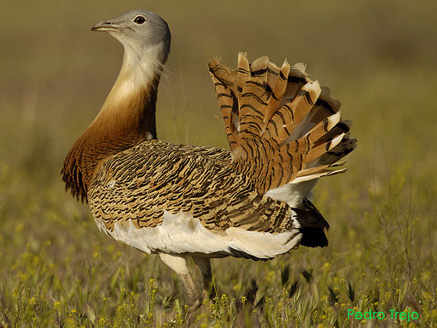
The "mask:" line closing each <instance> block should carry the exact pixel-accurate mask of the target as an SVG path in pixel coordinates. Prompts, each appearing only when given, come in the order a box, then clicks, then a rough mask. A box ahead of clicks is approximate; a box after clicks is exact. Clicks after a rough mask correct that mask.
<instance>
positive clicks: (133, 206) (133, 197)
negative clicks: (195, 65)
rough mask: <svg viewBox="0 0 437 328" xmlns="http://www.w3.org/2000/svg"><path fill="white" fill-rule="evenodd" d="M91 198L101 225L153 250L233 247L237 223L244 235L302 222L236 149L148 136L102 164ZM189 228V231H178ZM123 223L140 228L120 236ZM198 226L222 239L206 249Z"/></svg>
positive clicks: (220, 251) (218, 251)
mask: <svg viewBox="0 0 437 328" xmlns="http://www.w3.org/2000/svg"><path fill="white" fill-rule="evenodd" d="M88 200H89V205H90V208H91V212H92V214H93V216H94V218H95V219H96V221H97V222H98V225H99V226H100V227H101V228H102V229H104V230H105V231H106V232H107V233H109V234H110V235H111V236H113V237H114V238H116V239H123V238H128V239H132V240H131V241H130V243H131V244H136V248H139V249H141V250H143V251H146V252H154V251H158V250H159V251H162V250H164V251H167V252H170V253H171V252H177V253H186V252H193V253H197V252H199V253H202V252H204V253H206V254H210V255H216V256H223V255H232V252H234V253H235V252H238V251H241V250H240V249H237V248H234V249H233V250H231V249H232V248H233V247H232V238H233V237H232V236H225V235H226V233H227V232H226V231H228V232H229V231H231V232H232V231H233V230H232V228H234V229H235V230H234V232H236V233H237V235H238V231H240V230H241V231H248V232H259V233H263V234H265V233H268V234H270V233H278V234H280V233H283V232H286V233H289V232H290V231H291V230H292V229H293V228H297V225H296V224H297V221H296V220H294V219H293V217H292V209H291V207H290V206H289V205H288V204H287V203H286V202H283V201H278V200H274V199H272V198H271V197H268V196H263V195H260V194H259V193H258V192H257V191H256V188H255V185H254V184H253V182H252V181H251V180H250V179H249V178H248V177H247V176H246V175H244V174H241V173H238V172H237V171H236V170H235V168H234V166H233V164H232V159H231V156H230V152H229V151H227V150H223V149H220V148H214V147H212V148H208V147H193V146H185V145H173V144H169V143H167V142H163V141H159V140H150V141H145V142H143V143H141V144H139V145H137V146H136V147H133V148H130V149H128V150H125V151H123V152H121V153H118V154H116V155H114V156H113V157H111V158H109V159H108V160H106V161H105V162H104V163H103V164H102V165H101V166H100V167H99V169H98V170H97V172H96V175H95V178H94V179H93V182H92V184H91V185H90V190H89V192H88ZM190 226H191V228H190ZM165 227H167V228H165ZM168 227H170V228H168ZM230 228H231V229H230ZM165 229H167V231H164V234H171V235H172V236H171V238H170V240H169V242H168V243H167V244H166V245H164V244H162V243H165V241H160V240H159V239H160V237H159V235H160V230H165ZM184 229H187V231H186V235H184V236H185V237H183V238H182V237H181V238H178V234H183V231H184ZM229 229H230V230H229ZM124 230H125V231H135V230H137V232H136V233H130V234H129V233H127V234H129V236H127V234H126V236H121V233H120V231H124ZM196 230H197V233H199V236H198V237H199V238H201V239H202V238H203V239H205V238H210V239H214V238H217V241H216V243H218V245H212V246H211V247H209V248H208V247H206V248H204V249H203V250H202V247H200V248H197V247H196V246H194V244H196V243H197V241H196V240H195V241H194V243H193V245H190V243H191V242H192V241H193V237H194V238H195V235H196V233H195V231H196ZM141 231H143V236H142V237H139V235H140V234H141ZM148 233H149V234H150V238H149V239H148V238H147V237H146V235H147V234H148ZM295 234H296V235H297V231H296V233H295ZM231 235H232V234H231ZM135 236H137V237H135ZM190 236H191V237H190ZM186 237H187V238H186ZM222 237H225V238H222ZM135 238H139V239H141V241H140V240H139V239H138V240H136V241H135V240H133V239H135ZM161 239H162V238H161ZM220 239H223V240H220ZM123 241H125V242H128V243H129V241H127V240H123ZM160 242H161V244H160ZM205 244H208V242H207V241H205ZM133 246H135V245H133ZM240 248H241V247H240ZM246 251H247V250H246ZM241 252H243V251H241ZM247 253H248V254H250V252H247ZM257 255H259V254H257ZM257 255H253V257H257Z"/></svg>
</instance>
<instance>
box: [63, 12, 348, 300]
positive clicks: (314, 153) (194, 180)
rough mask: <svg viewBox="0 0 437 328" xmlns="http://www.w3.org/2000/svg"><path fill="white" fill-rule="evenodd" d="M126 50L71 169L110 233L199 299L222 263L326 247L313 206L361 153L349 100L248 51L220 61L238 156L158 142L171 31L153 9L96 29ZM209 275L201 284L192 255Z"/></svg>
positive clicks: (226, 114) (216, 67)
mask: <svg viewBox="0 0 437 328" xmlns="http://www.w3.org/2000/svg"><path fill="white" fill-rule="evenodd" d="M92 30H93V31H106V32H108V33H109V34H110V35H112V36H113V37H114V38H116V39H117V40H118V41H120V42H121V44H122V45H123V47H124V57H123V64H122V67H121V71H120V73H119V76H118V78H117V80H116V82H115V84H114V86H113V88H112V90H111V92H110V93H109V95H108V97H107V98H106V101H105V102H104V104H103V106H102V108H101V110H100V112H99V113H98V115H97V117H96V118H95V120H94V121H93V122H92V123H91V125H90V126H89V127H88V128H87V130H86V131H85V132H84V133H83V134H82V136H81V137H80V138H79V139H78V140H77V141H76V142H75V144H74V145H73V147H72V149H71V150H70V152H69V153H68V155H67V157H66V159H65V163H64V167H63V170H62V176H63V180H64V181H65V184H66V187H67V188H68V189H69V190H70V191H71V192H72V194H73V196H75V197H77V198H79V199H81V200H83V201H87V202H88V204H89V208H90V210H91V213H92V215H93V216H94V218H95V221H96V223H97V226H98V227H99V229H100V230H102V231H104V232H105V233H107V234H108V235H109V236H111V237H113V238H114V239H116V240H119V241H122V242H124V243H126V244H128V245H130V246H132V247H135V248H137V249H139V250H141V251H143V252H145V253H148V254H150V253H157V254H159V256H160V257H161V259H162V260H163V261H164V263H166V264H167V265H168V266H169V267H170V268H172V269H173V270H174V271H176V272H177V273H178V274H179V275H180V277H181V278H182V281H183V283H184V286H185V288H186V292H187V296H188V302H189V304H191V305H192V306H196V305H198V304H200V302H201V300H202V297H203V295H204V294H205V293H206V292H207V290H208V289H209V288H210V283H211V264H210V258H214V257H225V256H234V257H245V258H249V259H254V260H267V259H271V258H273V257H275V256H277V255H280V254H284V253H287V252H288V251H290V250H291V249H293V248H296V247H297V246H298V245H304V246H310V247H315V246H322V247H323V246H326V245H327V239H326V236H325V234H324V230H325V229H327V228H328V227H329V225H328V223H327V222H326V221H325V219H324V218H323V217H322V216H321V214H320V213H319V212H318V211H317V209H316V208H315V207H314V206H313V204H312V203H311V202H310V200H309V199H308V198H307V197H308V194H309V193H310V191H311V189H312V188H313V187H314V184H315V183H316V181H317V179H318V178H319V177H322V176H327V175H332V174H335V173H340V172H343V171H344V169H343V168H341V167H339V166H341V163H339V162H338V161H339V159H341V158H343V157H344V156H345V155H347V154H348V153H349V152H351V151H352V150H353V149H354V147H355V139H352V138H349V126H348V124H347V123H346V122H344V121H342V120H341V118H340V111H339V106H340V104H339V102H338V101H336V100H334V99H333V98H331V97H330V95H329V92H328V90H327V89H325V88H320V86H319V83H318V82H317V81H312V80H310V78H309V77H308V75H307V74H306V73H305V66H304V65H303V64H296V65H294V66H290V65H289V64H288V63H287V62H286V61H285V62H284V63H283V64H282V66H281V67H278V66H276V65H275V64H273V63H272V62H270V61H269V59H268V58H267V57H261V58H258V59H257V60H255V61H253V62H252V63H251V64H249V62H248V60H247V58H246V55H244V54H239V56H238V68H237V69H236V70H231V69H229V68H227V67H226V66H224V65H222V64H220V63H219V62H218V61H217V60H212V61H211V62H210V63H209V72H210V74H211V77H212V80H213V82H214V86H215V90H216V92H217V98H218V102H219V106H220V109H221V113H222V116H223V119H224V122H225V129H226V134H227V137H228V140H229V145H230V151H228V150H225V149H221V148H215V147H198V146H184V145H172V144H169V143H167V142H164V141H160V140H157V139H156V128H155V104H156V98H157V88H158V83H159V79H160V74H161V72H162V68H163V65H164V64H165V62H166V60H167V56H168V54H169V51H170V31H169V28H168V25H167V23H166V22H165V21H164V20H163V19H162V18H161V17H160V16H158V15H156V14H154V13H151V12H148V11H142V10H135V11H130V12H128V13H126V14H123V15H121V16H120V17H117V18H113V19H109V20H105V21H103V22H101V23H98V24H96V25H95V26H94V27H93V28H92ZM190 256H191V257H192V258H193V260H194V261H193V262H194V264H195V265H196V266H198V268H199V269H200V271H201V272H202V276H203V281H199V282H197V281H194V280H193V278H192V275H191V273H190V270H189V269H188V267H187V262H186V260H187V258H188V257H190Z"/></svg>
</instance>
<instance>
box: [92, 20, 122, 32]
mask: <svg viewBox="0 0 437 328" xmlns="http://www.w3.org/2000/svg"><path fill="white" fill-rule="evenodd" d="M119 28H120V25H119V24H116V23H113V22H111V21H103V22H100V23H97V24H96V25H94V26H93V27H91V31H98V32H106V31H117V30H118V29H119Z"/></svg>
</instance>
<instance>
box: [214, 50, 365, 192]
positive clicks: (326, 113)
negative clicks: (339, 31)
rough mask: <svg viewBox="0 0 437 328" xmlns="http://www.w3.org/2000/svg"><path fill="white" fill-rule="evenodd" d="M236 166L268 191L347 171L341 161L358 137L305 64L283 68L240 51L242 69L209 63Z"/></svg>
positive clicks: (259, 187)
mask: <svg viewBox="0 0 437 328" xmlns="http://www.w3.org/2000/svg"><path fill="white" fill-rule="evenodd" d="M209 71H210V74H211V77H212V80H213V82H214V85H215V90H216V93H217V98H218V103H219V106H220V109H221V113H222V116H223V120H224V122H225V130H226V134H227V138H228V141H229V146H230V148H231V152H232V156H233V160H234V163H235V166H236V169H237V170H238V171H240V172H242V173H245V174H249V175H250V176H251V178H252V179H253V181H254V182H255V185H256V188H257V190H258V191H259V192H260V193H261V194H263V193H265V192H267V191H268V190H271V189H274V188H278V187H280V186H282V185H284V184H288V183H301V182H306V181H310V180H313V179H317V178H320V177H323V176H328V175H333V174H336V173H341V172H344V171H345V168H342V167H341V164H342V163H338V161H339V160H340V159H341V158H343V157H344V156H346V155H347V154H348V153H349V152H351V151H352V150H353V149H354V148H355V145H356V140H355V139H352V138H350V137H349V129H350V127H349V123H348V122H346V121H343V120H341V113H340V111H339V108H340V103H339V102H338V101H337V100H335V99H334V98H332V97H331V96H330V94H329V89H327V88H322V87H320V85H319V82H318V81H312V80H311V79H310V78H309V77H308V75H307V74H306V72H305V65H303V64H301V63H299V64H295V65H294V66H290V64H288V62H287V61H286V60H285V61H284V63H283V64H282V66H281V67H278V66H276V65H275V64H274V63H272V62H270V60H269V58H268V57H266V56H264V57H260V58H258V59H256V60H254V61H253V62H252V63H251V64H250V63H249V61H248V60H247V57H246V55H245V54H243V53H240V54H239V55H238V67H237V70H230V69H229V68H228V67H226V66H224V65H223V64H221V63H220V62H219V61H218V60H215V59H214V60H212V61H211V62H210V63H209Z"/></svg>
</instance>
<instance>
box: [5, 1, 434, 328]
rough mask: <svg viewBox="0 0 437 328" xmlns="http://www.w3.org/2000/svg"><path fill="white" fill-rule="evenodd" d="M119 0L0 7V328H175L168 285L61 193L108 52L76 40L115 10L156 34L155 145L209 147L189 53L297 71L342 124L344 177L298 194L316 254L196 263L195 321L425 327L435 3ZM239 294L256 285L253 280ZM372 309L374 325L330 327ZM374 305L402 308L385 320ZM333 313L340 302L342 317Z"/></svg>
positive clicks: (113, 54) (86, 38) (105, 40)
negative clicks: (201, 279)
mask: <svg viewBox="0 0 437 328" xmlns="http://www.w3.org/2000/svg"><path fill="white" fill-rule="evenodd" d="M179 6H180V7H177V8H176V7H175V4H174V2H169V1H161V2H154V3H145V2H140V1H134V0H127V1H124V3H122V2H121V1H112V0H111V1H93V2H73V1H69V2H67V1H64V2H58V1H54V0H46V1H44V2H27V3H26V4H25V5H24V4H23V3H21V2H17V3H15V4H12V3H11V4H6V3H2V4H0V7H3V8H1V11H2V12H4V13H7V14H8V15H7V16H5V17H4V18H2V23H1V26H2V28H1V29H0V37H1V40H2V51H1V52H0V63H1V66H2V70H1V74H0V89H1V91H2V92H1V94H2V95H1V97H0V327H8V328H9V327H182V326H183V325H184V320H185V317H186V315H187V314H186V311H185V306H184V300H183V290H182V285H181V283H180V282H179V280H178V279H177V277H176V275H175V274H173V273H172V272H170V270H169V269H168V268H167V267H165V266H164V265H163V264H162V263H161V262H160V260H159V259H158V258H157V257H156V256H145V255H143V254H141V253H139V252H138V251H136V250H134V249H131V248H129V247H127V246H124V245H121V244H119V243H117V242H115V241H113V240H110V239H108V238H107V237H106V236H104V235H103V234H101V233H99V232H98V230H97V228H96V226H95V223H94V221H93V220H92V218H91V217H90V216H89V214H88V211H87V209H86V207H85V206H83V205H81V204H79V203H77V202H75V201H74V200H73V199H72V197H71V196H70V195H69V194H67V193H65V192H64V187H63V184H62V181H61V179H60V176H59V171H60V168H61V165H62V162H63V157H64V156H65V154H66V153H67V151H68V150H69V147H70V146H71V145H72V143H73V142H74V140H75V138H76V137H78V136H79V134H80V133H81V132H82V131H83V130H84V129H85V128H86V126H87V125H88V123H89V122H90V121H91V120H92V119H93V117H94V116H95V115H96V113H97V111H98V109H99V106H100V105H101V103H102V102H103V99H104V97H105V95H106V93H107V91H108V90H109V88H110V87H111V84H112V83H113V81H114V79H115V77H116V75H117V73H118V69H119V65H120V58H121V49H120V47H119V46H118V45H117V44H116V42H115V41H114V40H112V39H110V38H109V37H108V36H105V35H102V34H96V33H91V32H88V28H89V26H91V25H92V24H94V23H95V22H97V21H100V20H102V19H104V18H108V17H111V16H116V15H119V14H120V13H122V12H124V11H126V10H128V9H132V8H145V9H150V10H153V11H155V12H157V13H159V14H161V15H162V16H164V17H165V18H166V19H167V21H168V22H169V24H170V26H171V29H172V33H173V46H172V53H171V54H170V59H169V64H168V69H167V71H166V74H165V77H164V78H163V81H162V83H161V87H160V93H159V103H158V118H157V120H158V136H159V137H160V138H161V139H164V140H168V141H171V142H175V143H189V144H196V145H216V146H223V147H226V141H225V134H224V132H223V126H222V122H221V121H220V119H219V118H218V115H217V114H218V108H217V105H216V100H215V97H214V93H213V88H212V85H211V84H210V81H209V76H208V73H207V66H206V63H207V61H208V60H209V59H210V58H211V57H213V56H220V57H221V58H222V60H223V61H224V62H226V63H228V64H232V65H234V63H235V61H236V54H237V52H238V51H239V50H246V51H248V53H249V57H250V58H251V59H254V58H256V57H258V56H261V55H269V56H270V57H271V58H272V59H274V60H275V61H276V62H280V61H282V59H283V58H284V57H285V56H286V57H287V58H288V60H289V61H290V62H305V63H307V64H308V70H309V72H310V73H311V75H312V77H314V78H317V79H319V80H320V81H321V84H322V85H329V86H330V87H331V89H332V93H333V94H334V95H335V96H336V97H338V98H339V99H340V100H341V101H342V104H343V107H342V109H343V115H344V117H346V118H347V119H350V120H352V121H353V127H352V131H353V135H354V136H355V137H357V138H358V139H359V144H358V148H357V149H356V151H355V152H354V153H353V154H352V155H351V156H350V158H349V159H348V167H349V171H348V172H347V173H346V174H343V175H338V176H335V177H330V178H327V179H326V180H323V181H320V183H319V184H318V186H317V188H316V191H315V199H314V202H315V204H316V205H317V206H318V208H319V209H320V210H321V212H322V213H323V214H324V215H325V217H326V218H327V219H328V221H329V222H330V225H331V229H330V231H329V241H330V245H329V247H327V248H324V249H309V248H300V249H298V250H297V251H294V252H292V253H290V254H288V255H284V256H282V257H278V258H276V259H274V260H273V261H270V262H266V263H255V262H251V261H247V260H240V259H222V260H214V261H213V270H214V272H215V281H216V287H217V290H218V298H217V299H216V301H215V302H208V301H206V302H205V304H203V305H202V307H201V309H200V310H199V312H198V313H196V314H195V316H196V317H195V326H198V327H361V326H362V327H375V326H376V327H399V326H400V327H437V262H436V250H437V228H436V225H437V224H436V222H435V218H436V217H437V202H436V199H437V175H436V165H437V151H436V148H435V141H436V140H437V129H436V123H437V112H436V110H437V107H436V101H435V94H436V87H437V74H436V73H437V57H436V55H435V54H436V53H437V34H436V33H432V32H433V31H435V20H436V14H435V13H436V12H437V11H436V10H437V8H436V7H437V6H436V4H435V2H433V1H421V3H420V6H419V4H418V3H415V2H411V1H410V2H407V1H400V0H389V1H384V2H382V1H376V0H366V1H365V0H358V1H355V2H350V1H335V2H334V1H331V2H328V1H321V0H316V1H311V2H310V1H301V0H297V1H294V2H290V1H276V2H274V5H272V3H271V2H265V3H259V2H255V1H239V2H236V1H233V2H230V1H224V2H221V3H217V4H215V5H213V4H211V3H209V2H206V1H205V2H204V1H187V2H184V3H183V5H182V3H181V4H180V5H179ZM255 284H256V286H255ZM255 287H256V288H255ZM348 309H353V310H354V311H362V312H365V311H370V310H372V311H384V312H385V313H386V315H387V316H388V318H386V319H384V320H377V319H374V320H366V319H361V320H359V319H355V318H348ZM390 309H394V310H395V311H398V312H402V311H409V312H410V313H412V312H417V313H418V315H419V319H418V320H413V321H410V322H408V321H407V320H399V319H398V320H395V319H391V318H390V312H389V311H390ZM350 311H351V310H350Z"/></svg>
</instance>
